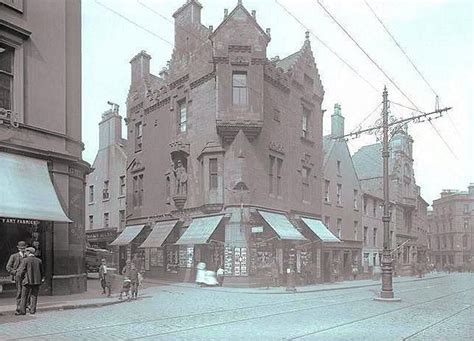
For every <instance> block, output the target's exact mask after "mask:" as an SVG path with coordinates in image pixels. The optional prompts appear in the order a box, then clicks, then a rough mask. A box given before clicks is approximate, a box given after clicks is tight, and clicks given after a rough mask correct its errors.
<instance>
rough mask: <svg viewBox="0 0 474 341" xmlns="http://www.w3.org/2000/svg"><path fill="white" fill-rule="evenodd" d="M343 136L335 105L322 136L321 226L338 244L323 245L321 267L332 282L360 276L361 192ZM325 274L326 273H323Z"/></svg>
mask: <svg viewBox="0 0 474 341" xmlns="http://www.w3.org/2000/svg"><path fill="white" fill-rule="evenodd" d="M343 135H344V116H343V115H342V113H341V106H340V105H339V104H335V105H334V113H333V114H332V115H331V134H330V135H328V136H324V139H323V150H324V162H323V186H322V196H323V207H322V213H323V216H324V224H325V225H326V226H327V227H328V228H329V230H330V231H332V232H333V234H334V235H336V236H337V238H338V239H339V240H341V242H339V243H338V242H330V243H323V246H324V250H323V257H324V260H325V262H327V263H323V265H324V266H325V267H329V268H330V269H331V270H332V271H330V273H331V275H332V276H334V277H335V279H351V278H354V276H353V274H356V275H357V274H358V273H359V270H360V269H359V268H360V265H361V251H362V242H361V241H362V233H361V231H362V207H361V198H362V195H361V194H362V190H361V188H360V184H359V179H358V178H357V174H356V170H355V168H354V164H353V163H352V157H351V154H350V151H349V147H348V145H347V141H346V140H345V139H339V138H338V137H341V136H343ZM324 273H328V272H327V271H324Z"/></svg>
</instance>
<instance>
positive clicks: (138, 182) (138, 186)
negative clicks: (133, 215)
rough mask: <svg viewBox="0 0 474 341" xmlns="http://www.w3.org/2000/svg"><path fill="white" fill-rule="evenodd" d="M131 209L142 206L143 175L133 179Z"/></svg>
mask: <svg viewBox="0 0 474 341" xmlns="http://www.w3.org/2000/svg"><path fill="white" fill-rule="evenodd" d="M132 201H133V207H139V206H142V204H143V174H140V175H135V176H134V177H133V200H132Z"/></svg>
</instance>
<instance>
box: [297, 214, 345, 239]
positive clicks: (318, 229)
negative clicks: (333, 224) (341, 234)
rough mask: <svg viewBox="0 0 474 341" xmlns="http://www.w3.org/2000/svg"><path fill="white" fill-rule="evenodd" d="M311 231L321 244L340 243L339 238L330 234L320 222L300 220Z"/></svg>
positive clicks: (309, 219)
mask: <svg viewBox="0 0 474 341" xmlns="http://www.w3.org/2000/svg"><path fill="white" fill-rule="evenodd" d="M301 220H303V222H304V223H305V224H306V225H307V226H308V227H309V228H310V230H311V231H313V232H314V234H316V236H318V238H319V239H321V240H322V241H323V242H340V240H339V238H337V237H336V236H335V235H333V234H332V232H331V231H329V230H328V228H327V227H326V226H324V224H323V223H322V221H321V220H318V219H311V218H301Z"/></svg>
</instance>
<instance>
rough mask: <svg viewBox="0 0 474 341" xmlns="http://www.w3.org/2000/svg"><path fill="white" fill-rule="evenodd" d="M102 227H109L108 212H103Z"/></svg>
mask: <svg viewBox="0 0 474 341" xmlns="http://www.w3.org/2000/svg"><path fill="white" fill-rule="evenodd" d="M104 227H106V228H107V227H109V213H108V212H106V213H104Z"/></svg>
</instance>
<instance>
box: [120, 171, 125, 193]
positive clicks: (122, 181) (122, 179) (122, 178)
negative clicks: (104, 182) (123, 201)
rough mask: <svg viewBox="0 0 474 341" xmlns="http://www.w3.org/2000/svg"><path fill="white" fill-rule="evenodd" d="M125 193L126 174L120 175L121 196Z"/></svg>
mask: <svg viewBox="0 0 474 341" xmlns="http://www.w3.org/2000/svg"><path fill="white" fill-rule="evenodd" d="M122 195H125V175H122V176H120V177H119V196H122Z"/></svg>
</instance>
